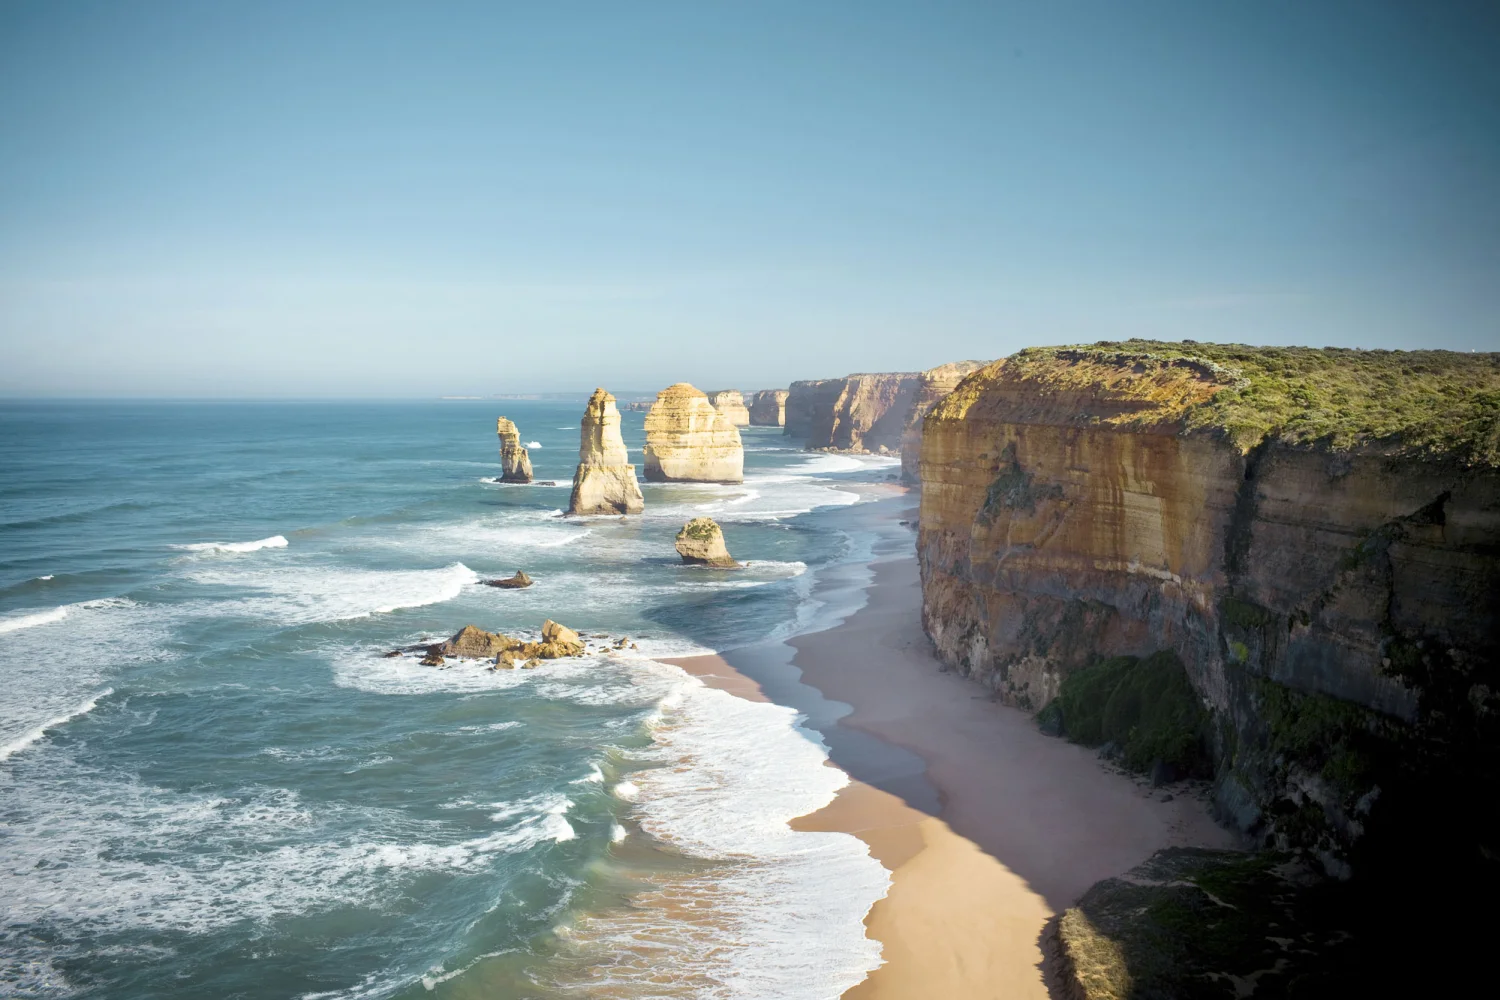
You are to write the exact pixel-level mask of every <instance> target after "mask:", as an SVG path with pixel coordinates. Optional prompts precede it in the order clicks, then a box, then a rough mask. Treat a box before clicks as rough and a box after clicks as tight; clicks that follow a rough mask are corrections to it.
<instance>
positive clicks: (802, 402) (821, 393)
mask: <svg viewBox="0 0 1500 1000" xmlns="http://www.w3.org/2000/svg"><path fill="white" fill-rule="evenodd" d="M918 378H919V376H918V373H916V372H886V373H882V374H863V375H847V376H845V377H844V378H833V379H822V380H820V381H810V382H793V383H792V385H791V389H790V390H789V391H788V393H787V399H786V433H787V434H789V435H793V436H797V437H805V438H806V439H807V447H808V448H829V449H835V450H838V451H856V452H871V453H875V454H891V453H894V452H899V451H900V450H901V434H902V431H903V430H904V429H905V427H906V419H907V415H908V414H909V413H910V412H911V404H912V400H913V398H914V397H915V396H916V392H917V381H918Z"/></svg>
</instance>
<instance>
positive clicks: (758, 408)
mask: <svg viewBox="0 0 1500 1000" xmlns="http://www.w3.org/2000/svg"><path fill="white" fill-rule="evenodd" d="M787 394H788V393H787V390H786V389H762V390H761V391H760V392H757V393H756V394H755V396H754V397H753V398H752V399H751V400H750V407H749V409H750V426H751V427H784V426H785V425H786V397H787Z"/></svg>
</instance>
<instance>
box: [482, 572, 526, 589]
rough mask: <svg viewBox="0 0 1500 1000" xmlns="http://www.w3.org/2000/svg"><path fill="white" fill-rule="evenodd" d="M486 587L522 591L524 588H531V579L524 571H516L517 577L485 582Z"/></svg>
mask: <svg viewBox="0 0 1500 1000" xmlns="http://www.w3.org/2000/svg"><path fill="white" fill-rule="evenodd" d="M484 585H485V586H486V587H499V588H501V589H502V590H520V589H521V588H522V587H529V586H531V577H529V576H527V575H526V571H525V570H524V569H518V570H516V575H515V576H510V577H505V578H504V579H500V580H486V581H484Z"/></svg>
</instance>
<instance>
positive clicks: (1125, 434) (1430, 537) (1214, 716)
mask: <svg viewBox="0 0 1500 1000" xmlns="http://www.w3.org/2000/svg"><path fill="white" fill-rule="evenodd" d="M920 455H921V457H920V475H921V483H922V500H921V521H920V529H919V535H918V542H917V547H918V555H919V558H920V564H921V572H922V590H923V624H924V627H925V629H926V630H927V633H928V635H929V636H930V637H931V639H932V641H933V643H934V644H935V646H936V647H937V650H938V653H939V655H940V656H941V657H942V658H943V659H944V660H945V661H947V662H949V663H951V664H953V665H955V666H957V667H958V668H959V669H960V670H961V671H963V672H965V673H967V674H970V675H971V676H973V677H975V678H976V679H978V680H979V681H981V682H983V683H985V684H987V685H989V686H990V687H992V688H993V689H994V690H995V691H996V692H997V693H998V694H999V695H1000V696H1001V697H1002V698H1003V699H1004V700H1005V701H1007V702H1009V703H1012V704H1015V705H1019V706H1021V707H1023V708H1027V709H1030V710H1032V711H1038V710H1041V709H1043V708H1044V707H1047V708H1048V715H1049V718H1050V719H1051V721H1052V724H1055V725H1056V726H1058V727H1059V728H1061V729H1063V730H1066V729H1068V728H1070V726H1069V718H1068V716H1069V713H1070V712H1071V713H1072V715H1073V716H1074V719H1073V721H1074V722H1075V723H1077V724H1079V725H1085V724H1087V725H1088V726H1091V727H1093V729H1094V730H1095V731H1099V732H1102V731H1104V730H1103V729H1100V728H1099V727H1100V726H1101V725H1103V724H1106V723H1108V721H1109V720H1108V718H1107V716H1108V712H1116V713H1117V714H1118V713H1119V712H1123V711H1125V710H1126V709H1127V708H1128V709H1130V710H1131V711H1135V712H1137V713H1139V712H1140V711H1142V708H1141V706H1139V705H1137V706H1135V707H1134V708H1131V706H1124V705H1121V704H1116V702H1118V701H1119V698H1126V700H1128V699H1129V697H1134V698H1136V700H1137V701H1140V700H1141V698H1143V697H1144V698H1145V699H1146V702H1145V703H1146V704H1148V705H1149V703H1150V699H1151V695H1150V691H1149V690H1147V689H1146V688H1141V687H1139V686H1137V687H1135V688H1132V686H1131V685H1132V684H1134V683H1136V682H1135V681H1129V678H1130V677H1132V676H1135V677H1136V678H1137V679H1138V680H1139V679H1141V678H1147V675H1148V674H1149V676H1150V677H1154V678H1165V680H1163V681H1161V683H1170V681H1171V675H1172V674H1173V672H1174V671H1175V672H1176V673H1177V674H1178V675H1179V676H1180V675H1181V674H1183V673H1185V676H1186V680H1187V682H1188V683H1189V684H1190V685H1191V695H1190V696H1189V697H1188V698H1187V701H1186V705H1185V707H1183V708H1182V710H1181V711H1180V712H1179V713H1178V715H1177V716H1176V717H1175V721H1174V722H1173V725H1174V726H1176V727H1177V728H1176V729H1175V730H1173V733H1172V734H1171V735H1172V738H1173V739H1176V740H1178V743H1179V749H1184V747H1183V746H1182V745H1180V744H1181V741H1182V740H1188V741H1189V742H1194V741H1196V742H1198V743H1199V744H1200V747H1199V749H1201V753H1202V767H1203V768H1204V769H1205V771H1206V773H1205V776H1211V777H1212V778H1213V780H1214V786H1215V800H1216V803H1217V808H1218V810H1219V812H1220V814H1221V816H1222V817H1223V818H1224V819H1225V820H1226V821H1228V822H1230V823H1232V824H1233V825H1235V826H1236V827H1238V828H1239V829H1240V830H1242V831H1244V832H1245V833H1247V834H1249V835H1250V836H1251V837H1252V838H1254V839H1255V840H1256V841H1257V842H1259V843H1262V844H1264V845H1267V846H1272V847H1277V848H1282V849H1293V850H1305V851H1307V852H1309V853H1310V854H1311V855H1312V856H1315V857H1317V858H1318V859H1319V860H1320V861H1321V863H1322V864H1323V866H1324V868H1325V870H1327V871H1329V872H1330V873H1333V874H1339V875H1344V874H1348V872H1349V871H1350V870H1351V865H1358V864H1359V863H1360V859H1361V858H1362V857H1366V856H1367V855H1368V853H1369V851H1374V850H1378V849H1379V847H1378V845H1379V844H1381V843H1386V844H1390V843H1394V842H1395V839H1399V837H1401V836H1407V835H1415V834H1414V833H1413V828H1414V824H1415V817H1418V816H1424V817H1435V816H1437V815H1439V814H1441V815H1442V816H1443V817H1444V820H1443V823H1444V824H1446V825H1445V828H1444V830H1443V836H1444V837H1445V838H1448V839H1450V840H1451V839H1453V838H1456V839H1457V840H1459V841H1461V842H1462V844H1463V845H1464V846H1463V850H1464V851H1467V852H1468V854H1467V855H1466V856H1470V857H1479V856H1483V857H1488V858H1491V859H1495V858H1500V841H1497V840H1496V831H1497V828H1500V825H1497V822H1496V820H1497V816H1496V807H1495V806H1494V805H1493V801H1492V800H1493V796H1490V795H1485V794H1476V791H1477V790H1478V789H1483V788H1490V789H1493V788H1494V787H1495V781H1496V778H1497V777H1500V775H1497V773H1495V772H1496V748H1497V747H1500V723H1497V720H1500V694H1497V692H1500V669H1497V659H1496V649H1497V648H1500V355H1495V354H1487V355H1477V354H1455V353H1450V352H1442V351H1416V352H1387V351H1355V350H1340V349H1325V350H1313V349H1307V348H1255V347H1243V346H1237V345H1208V344H1194V343H1192V342H1183V343H1181V344H1167V343H1156V342H1149V341H1126V342H1121V343H1100V344H1096V345H1093V346H1089V347H1064V348H1039V349H1031V350H1026V351H1021V352H1019V353H1018V354H1016V355H1013V356H1012V357H1010V358H1009V359H1005V360H1003V361H999V362H995V363H993V364H991V365H988V366H986V367H984V368H982V369H980V370H979V371H977V372H975V373H973V374H971V375H969V376H968V377H967V378H965V379H964V380H963V381H962V382H961V383H959V385H958V386H957V387H956V388H955V389H954V390H953V392H952V393H951V394H950V395H948V396H947V397H946V398H945V399H942V400H941V401H940V402H938V403H936V405H934V406H933V408H932V410H931V412H930V413H929V414H928V416H927V417H926V420H925V424H924V430H923V439H922V443H921V451H920ZM1134 658H1141V659H1140V660H1139V661H1137V660H1135V659H1134ZM1179 664H1180V665H1179ZM1133 672H1134V673H1133ZM1106 679H1107V681H1108V683H1107V685H1106V683H1105V680H1106ZM1140 683H1145V681H1144V680H1141V681H1140ZM1151 683H1157V681H1151ZM1132 690H1133V691H1135V693H1134V694H1131V691H1132ZM1090 691H1096V692H1106V693H1107V694H1108V695H1109V697H1111V698H1113V699H1114V700H1113V701H1111V703H1110V705H1092V706H1091V705H1090V704H1089V698H1090V697H1095V698H1096V699H1098V698H1103V697H1105V694H1097V695H1091V694H1090ZM1142 692H1144V694H1143V693H1142ZM1116 693H1118V697H1117V696H1116ZM1060 694H1063V695H1065V696H1066V697H1064V698H1062V699H1059V695H1060ZM1192 696H1196V699H1197V700H1198V701H1199V702H1201V714H1200V713H1199V710H1198V709H1197V708H1196V707H1195V706H1194V705H1193V698H1192ZM1106 709H1108V711H1105V710H1106ZM1101 712H1102V713H1104V716H1105V718H1104V720H1103V722H1102V723H1101V722H1100V721H1099V718H1098V717H1099V715H1100V713H1101ZM1186 749H1191V748H1186ZM1141 752H1142V753H1144V754H1147V755H1149V753H1150V752H1152V751H1150V750H1149V748H1147V749H1143V750H1142V751H1141ZM1183 759H1184V760H1186V759H1187V758H1186V757H1184V758H1183ZM1142 761H1143V762H1144V758H1142ZM1377 829H1379V830H1384V831H1386V834H1387V835H1385V836H1383V837H1366V834H1367V833H1369V832H1370V831H1372V830H1377ZM1398 831H1399V832H1398ZM1423 835H1424V836H1425V834H1423ZM1361 845H1363V846H1361ZM1361 852H1364V853H1361Z"/></svg>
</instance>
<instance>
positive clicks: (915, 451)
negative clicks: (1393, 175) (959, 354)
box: [901, 361, 984, 486]
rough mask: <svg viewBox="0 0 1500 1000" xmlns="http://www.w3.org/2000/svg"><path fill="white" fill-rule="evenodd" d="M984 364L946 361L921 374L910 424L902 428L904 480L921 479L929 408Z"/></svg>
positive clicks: (909, 414)
mask: <svg viewBox="0 0 1500 1000" xmlns="http://www.w3.org/2000/svg"><path fill="white" fill-rule="evenodd" d="M983 367H984V362H983V361H953V362H950V363H948V364H946V365H938V366H937V367H936V368H929V369H927V370H926V371H925V372H923V373H922V374H921V375H919V376H917V391H916V393H915V394H914V395H913V396H912V401H911V409H910V410H909V411H908V412H907V415H906V426H905V427H903V428H902V430H901V481H902V482H903V483H906V484H907V485H909V486H911V485H916V484H917V483H919V482H920V481H921V473H920V470H919V468H918V463H919V461H920V459H921V455H922V421H923V419H924V418H926V416H927V413H928V411H930V410H931V409H932V408H933V407H934V406H936V405H937V403H938V400H940V399H943V398H944V397H945V396H947V395H948V394H949V393H950V392H952V391H953V390H954V389H956V388H958V383H959V382H961V381H963V378H964V376H965V375H968V374H970V373H972V372H976V371H978V370H979V369H981V368H983Z"/></svg>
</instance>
